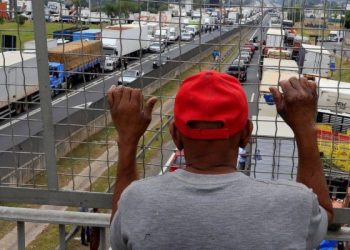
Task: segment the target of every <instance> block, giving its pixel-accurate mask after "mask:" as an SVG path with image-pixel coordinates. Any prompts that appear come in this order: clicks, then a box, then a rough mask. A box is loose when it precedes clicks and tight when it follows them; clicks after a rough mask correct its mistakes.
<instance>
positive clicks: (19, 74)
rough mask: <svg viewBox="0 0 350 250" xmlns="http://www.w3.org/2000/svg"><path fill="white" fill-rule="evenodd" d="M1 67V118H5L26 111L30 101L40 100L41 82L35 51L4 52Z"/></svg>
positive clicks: (0, 62)
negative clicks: (39, 80)
mask: <svg viewBox="0 0 350 250" xmlns="http://www.w3.org/2000/svg"><path fill="white" fill-rule="evenodd" d="M22 60H23V61H22ZM0 67H1V68H2V70H0V79H2V83H1V84H0V119H3V118H6V117H8V116H9V115H11V114H20V113H21V112H23V111H26V110H27V109H28V105H29V104H28V103H31V102H36V101H38V100H39V82H38V73H37V64H36V55H35V54H34V53H22V54H21V52H20V51H6V52H3V57H1V59H0Z"/></svg>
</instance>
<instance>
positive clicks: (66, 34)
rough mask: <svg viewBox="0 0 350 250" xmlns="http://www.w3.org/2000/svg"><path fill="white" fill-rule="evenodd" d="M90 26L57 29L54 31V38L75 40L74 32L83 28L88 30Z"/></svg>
mask: <svg viewBox="0 0 350 250" xmlns="http://www.w3.org/2000/svg"><path fill="white" fill-rule="evenodd" d="M88 29H89V27H87V26H83V27H70V28H66V29H62V30H56V31H54V32H52V37H53V38H54V39H62V38H63V39H64V40H68V41H70V42H71V41H73V33H74V32H78V31H81V30H88Z"/></svg>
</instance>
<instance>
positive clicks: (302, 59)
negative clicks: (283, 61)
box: [298, 43, 331, 77]
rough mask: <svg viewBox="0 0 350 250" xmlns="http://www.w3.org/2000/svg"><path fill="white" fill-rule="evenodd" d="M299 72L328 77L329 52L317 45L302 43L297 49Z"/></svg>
mask: <svg viewBox="0 0 350 250" xmlns="http://www.w3.org/2000/svg"><path fill="white" fill-rule="evenodd" d="M298 59H299V68H300V73H302V74H304V75H308V76H320V77H328V72H329V67H330V60H331V53H330V52H329V51H328V50H326V49H325V48H323V47H321V46H318V45H310V44H304V43H303V44H302V46H301V48H300V50H299V58H298Z"/></svg>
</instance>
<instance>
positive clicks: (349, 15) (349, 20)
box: [342, 10, 350, 29]
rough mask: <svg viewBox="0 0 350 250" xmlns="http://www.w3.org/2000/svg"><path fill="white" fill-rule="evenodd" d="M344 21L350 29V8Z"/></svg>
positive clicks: (345, 25)
mask: <svg viewBox="0 0 350 250" xmlns="http://www.w3.org/2000/svg"><path fill="white" fill-rule="evenodd" d="M342 23H344V27H345V28H347V29H350V10H347V11H346V12H345V20H342Z"/></svg>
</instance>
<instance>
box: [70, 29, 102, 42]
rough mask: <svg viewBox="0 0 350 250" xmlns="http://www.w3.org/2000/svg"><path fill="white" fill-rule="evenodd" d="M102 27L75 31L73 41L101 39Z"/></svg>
mask: <svg viewBox="0 0 350 250" xmlns="http://www.w3.org/2000/svg"><path fill="white" fill-rule="evenodd" d="M101 33H102V32H101V30H100V29H88V30H82V31H76V32H74V33H73V41H80V40H101Z"/></svg>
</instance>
